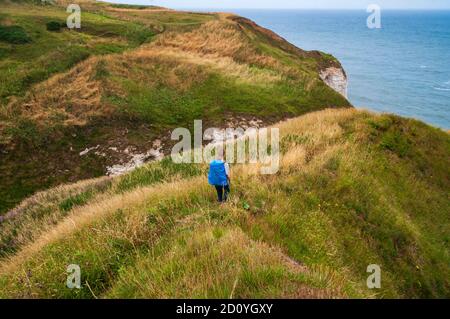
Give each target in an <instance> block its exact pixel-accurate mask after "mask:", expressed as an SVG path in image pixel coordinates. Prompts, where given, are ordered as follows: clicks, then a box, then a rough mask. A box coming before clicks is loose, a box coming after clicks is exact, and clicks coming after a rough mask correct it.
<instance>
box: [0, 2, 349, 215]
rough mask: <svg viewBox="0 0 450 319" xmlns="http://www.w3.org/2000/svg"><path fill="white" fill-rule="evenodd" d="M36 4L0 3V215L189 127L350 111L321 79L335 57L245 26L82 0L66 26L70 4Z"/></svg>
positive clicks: (231, 19) (228, 18)
mask: <svg viewBox="0 0 450 319" xmlns="http://www.w3.org/2000/svg"><path fill="white" fill-rule="evenodd" d="M33 3H35V1H2V2H0V9H1V10H0V81H1V87H0V214H2V213H4V212H6V211H7V210H8V209H11V208H13V207H14V206H15V205H17V204H18V203H19V202H20V201H21V200H22V199H23V198H25V197H27V196H29V195H31V194H32V193H34V192H35V191H36V190H42V189H46V188H48V187H51V186H55V185H59V184H61V183H66V182H74V181H77V180H81V179H86V178H92V177H98V176H102V175H105V174H106V168H107V167H108V166H112V165H114V164H123V163H127V161H129V160H130V159H131V158H132V155H133V154H136V153H145V152H146V151H148V150H150V149H151V148H152V147H153V144H154V142H155V141H156V140H159V141H162V150H167V149H169V148H170V141H167V139H168V137H169V136H170V135H169V132H170V131H171V130H172V129H173V128H175V127H188V128H189V127H192V125H193V119H202V120H203V121H204V124H205V127H206V126H207V125H216V126H224V125H225V124H226V123H227V121H230V120H233V119H236V120H237V119H240V120H242V119H245V120H247V121H250V120H254V119H258V120H260V121H262V122H263V123H265V124H270V123H274V122H276V121H278V120H280V119H284V118H287V117H293V116H297V115H300V114H304V113H306V112H309V111H312V110H317V109H322V108H325V107H348V106H350V104H349V102H348V101H347V100H346V99H345V98H344V97H342V96H341V95H340V94H338V93H336V92H335V91H333V90H332V89H331V88H329V87H328V86H327V85H326V84H325V83H324V82H323V81H322V80H321V79H320V77H319V72H320V71H321V70H323V69H325V68H327V67H330V66H335V67H340V64H339V62H337V61H336V60H335V59H334V58H333V57H332V56H330V55H327V54H323V53H320V52H315V51H314V52H306V51H303V50H301V49H298V48H296V47H294V46H292V45H291V44H289V43H288V42H286V41H285V40H283V39H281V38H280V37H278V36H277V35H275V34H273V33H272V32H270V31H269V30H266V29H263V28H261V27H259V26H257V25H256V24H254V23H253V22H251V21H249V20H247V19H244V18H240V17H237V16H233V15H228V14H206V13H189V12H177V11H173V10H169V9H164V8H158V7H142V6H138V7H133V6H123V5H112V4H107V3H95V2H92V1H82V2H79V3H80V5H81V10H82V16H81V29H79V30H69V29H67V28H66V26H64V23H65V20H66V18H67V16H68V13H66V11H65V9H66V8H65V4H67V3H69V2H67V1H59V2H58V4H57V5H35V4H33ZM38 3H39V2H38ZM58 25H59V26H60V29H59V31H58V30H57V29H58ZM85 149H92V150H93V151H91V152H88V153H87V154H85V153H82V152H83V151H84V150H85ZM80 153H81V154H85V155H80Z"/></svg>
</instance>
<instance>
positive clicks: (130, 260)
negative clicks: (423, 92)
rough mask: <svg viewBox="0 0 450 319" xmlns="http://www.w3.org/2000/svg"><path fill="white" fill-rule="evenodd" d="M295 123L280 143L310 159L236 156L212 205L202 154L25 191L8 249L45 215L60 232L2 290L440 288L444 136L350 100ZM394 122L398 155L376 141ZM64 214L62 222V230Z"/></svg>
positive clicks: (59, 294)
mask: <svg viewBox="0 0 450 319" xmlns="http://www.w3.org/2000/svg"><path fill="white" fill-rule="evenodd" d="M294 123H295V124H285V125H290V127H289V128H283V127H285V126H284V125H281V126H282V127H281V129H282V132H283V135H282V143H281V144H282V145H283V147H282V150H283V151H282V152H283V154H284V156H287V157H289V158H292V155H290V154H291V153H292V152H295V151H296V150H297V149H298V148H299V147H300V148H302V149H304V150H305V156H306V154H308V155H307V157H305V158H303V157H302V155H296V156H295V157H293V158H294V159H295V160H294V161H289V162H287V163H285V164H283V165H282V166H281V169H280V172H279V173H278V174H277V175H274V176H261V175H253V174H250V173H248V172H247V169H246V168H243V167H240V166H233V167H232V172H233V176H232V196H231V200H230V202H229V203H227V204H226V205H221V206H218V205H217V204H216V203H215V200H214V197H215V194H214V190H213V189H212V188H210V187H209V186H208V185H207V182H206V170H205V169H206V167H205V166H204V165H187V164H183V165H177V164H174V163H172V162H171V160H170V158H167V159H164V160H163V161H162V162H160V163H152V164H150V165H146V166H144V167H142V168H140V169H138V170H135V171H133V172H131V173H130V174H127V175H125V176H122V177H120V178H116V179H114V180H112V182H111V183H108V184H104V182H101V181H98V182H97V181H95V180H94V181H91V182H89V183H87V184H85V185H84V186H83V187H82V188H80V187H79V186H77V189H78V191H77V192H75V189H74V187H75V186H73V187H69V188H68V189H65V190H61V191H49V192H48V195H45V196H42V197H41V198H42V199H41V200H40V201H36V200H34V201H30V203H29V204H28V206H26V207H25V208H24V209H25V211H24V212H23V213H22V215H19V216H18V218H17V219H16V220H15V221H14V220H11V221H9V222H7V223H12V224H11V226H12V225H14V228H17V229H28V230H29V235H28V236H29V238H30V240H29V241H28V242H27V241H25V242H23V245H24V246H20V245H19V246H13V245H14V244H13V243H14V242H15V240H14V238H17V237H15V236H18V235H17V233H16V234H14V233H9V232H8V231H7V230H8V229H11V228H10V227H11V226H10V225H9V224H5V226H6V227H5V228H4V229H5V230H4V231H3V233H2V232H0V234H2V236H3V239H2V245H3V250H4V251H6V252H8V253H7V254H6V255H5V256H4V257H6V256H14V254H16V253H18V252H20V249H21V248H23V247H25V246H26V245H27V244H29V243H32V242H33V241H34V240H36V239H38V238H39V234H42V233H43V231H44V230H45V229H47V228H45V227H48V226H46V225H49V226H50V228H55V229H59V230H56V233H60V232H62V233H61V234H60V235H59V236H57V237H55V238H53V239H52V240H50V241H49V242H47V243H45V244H44V245H43V246H42V247H41V248H39V249H38V250H32V251H31V252H25V253H24V255H22V256H23V259H17V260H15V259H13V261H12V262H13V264H14V265H15V266H14V267H15V268H12V269H10V270H8V271H7V272H3V273H2V274H1V275H0V296H2V297H41V298H42V297H49V298H93V297H94V296H96V297H113V298H162V297H164V298H167V297H169V298H186V297H190V298H207V297H208V298H228V297H230V296H231V295H232V296H233V297H235V298H274V297H300V298H301V297H306V296H309V297H311V296H312V297H330V296H334V297H357V298H359V297H377V298H387V297H394V298H406V297H409V298H417V297H425V298H436V297H441V298H442V297H448V294H449V291H450V282H449V280H448V278H449V274H450V267H449V264H450V263H449V261H450V256H449V254H448V251H449V244H450V241H449V237H448V233H449V224H448V220H447V219H448V218H447V217H448V216H447V215H448V213H447V212H448V211H449V208H450V207H449V202H448V197H447V196H448V194H447V192H448V187H449V182H450V181H449V180H450V179H449V175H448V169H447V168H448V165H449V163H448V158H450V157H449V156H448V155H449V153H450V138H449V136H448V134H447V133H445V132H442V131H440V130H438V129H434V128H431V127H429V126H427V125H425V124H423V123H420V122H417V121H414V120H408V119H402V118H399V117H396V116H392V115H372V114H369V113H365V112H358V111H348V110H346V111H333V112H332V111H327V112H322V113H319V115H316V114H315V113H313V114H311V115H306V116H304V117H303V118H299V119H296V120H295V122H294ZM324 125H325V126H327V127H330V131H329V132H328V131H326V132H324V130H323V127H324ZM331 127H335V128H333V129H332V128H331ZM331 132H333V133H332V134H331V135H327V133H331ZM392 132H397V133H396V134H399V135H400V136H402V138H404V139H406V140H408V144H409V145H410V147H409V149H408V151H407V152H406V153H404V152H403V151H401V152H398V150H397V149H396V148H393V149H391V148H386V147H385V146H384V144H385V139H386V136H391V135H392V134H393V133H392ZM400 132H402V133H400ZM294 154H297V153H294ZM436 159H440V160H439V161H438V160H436ZM283 163H284V162H283ZM100 185H103V186H101V187H100ZM69 194H72V195H69ZM411 194H415V195H414V196H411ZM79 205H85V206H79ZM71 208H72V209H74V210H73V211H68V209H71ZM92 209H94V211H93V212H95V213H94V214H93V215H92V216H90V218H88V219H83V217H82V215H83V214H86V213H88V212H90V211H91V210H92ZM26 212H28V213H26ZM67 214H70V219H65V217H66V216H67ZM30 215H31V216H33V215H34V217H33V218H27V216H30ZM78 215H79V216H78ZM37 216H40V217H39V218H38V217H37ZM45 216H52V218H51V219H50V220H46V217H45ZM71 220H72V221H71ZM73 221H75V223H76V225H77V226H76V227H75V228H74V229H71V230H69V231H68V232H67V233H66V232H65V231H63V229H65V228H61V227H59V228H58V223H60V224H62V223H65V224H69V223H72V222H73ZM33 223H34V225H33ZM53 225H56V226H53ZM7 234H9V237H7V236H6V235H7ZM11 236H12V237H11ZM4 263H5V264H6V263H7V261H6V259H4ZM72 263H76V264H79V265H80V266H81V269H82V282H83V288H82V289H81V290H70V289H67V288H65V278H66V273H65V268H66V267H67V265H68V264H72ZM369 264H378V265H380V266H381V269H382V288H381V289H380V290H369V289H367V287H366V286H365V282H366V278H367V276H368V274H367V273H366V268H367V266H368V265H369ZM4 266H5V265H3V267H4ZM0 269H3V268H2V264H1V263H0ZM28 272H29V273H31V274H32V276H29V277H27V278H26V277H24V276H26V275H25V274H26V273H28ZM24 280H28V281H29V282H30V284H29V285H27V286H26V287H24V286H23V284H21V283H22V282H23V281H24ZM88 285H89V288H88Z"/></svg>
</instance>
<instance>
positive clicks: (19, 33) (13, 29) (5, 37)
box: [0, 25, 31, 44]
mask: <svg viewBox="0 0 450 319" xmlns="http://www.w3.org/2000/svg"><path fill="white" fill-rule="evenodd" d="M0 41H4V42H8V43H12V44H24V43H28V42H31V39H30V37H29V36H28V35H27V33H26V32H25V30H24V29H23V28H22V27H20V26H17V25H12V26H2V25H0Z"/></svg>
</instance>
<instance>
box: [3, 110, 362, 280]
mask: <svg viewBox="0 0 450 319" xmlns="http://www.w3.org/2000/svg"><path fill="white" fill-rule="evenodd" d="M357 113H359V111H356V110H354V109H343V110H324V111H320V112H315V113H311V114H307V115H305V116H302V117H299V118H296V119H291V120H288V121H285V122H282V123H280V124H279V125H277V127H278V128H279V129H280V132H281V137H283V136H285V135H287V134H289V133H293V132H295V133H297V134H301V133H303V132H305V133H306V132H307V133H308V134H310V135H311V136H313V139H312V141H313V142H312V144H313V145H316V146H317V145H320V144H322V145H323V144H324V142H326V141H327V140H329V139H332V138H334V137H336V134H338V133H337V132H338V131H339V130H337V129H336V128H333V127H332V125H331V128H329V129H327V126H325V127H324V126H323V124H321V123H318V119H319V118H321V119H322V120H321V121H320V122H325V123H336V121H342V120H347V119H349V118H351V117H352V116H355V114H357ZM325 144H326V143H325ZM342 147H343V146H342V145H335V146H333V147H331V148H325V150H324V148H323V147H320V148H316V149H317V150H319V149H320V150H324V151H322V154H320V156H319V154H318V152H319V151H316V154H315V159H316V160H315V161H312V162H309V163H308V165H309V168H308V165H305V150H304V149H302V148H301V147H296V148H293V149H291V150H289V151H288V152H287V153H286V154H285V155H284V156H283V157H282V158H281V167H280V169H281V171H286V170H289V169H291V168H293V167H294V166H295V167H297V168H298V167H301V169H302V170H303V169H307V168H308V169H311V170H317V169H320V167H321V166H322V165H323V163H324V162H326V160H327V159H328V158H329V157H330V156H331V155H332V154H334V153H336V152H337V151H340V150H342ZM261 166H262V164H261V163H259V164H245V165H239V166H236V167H235V168H234V169H233V175H234V176H239V178H240V179H242V180H245V179H255V178H256V179H258V178H261V176H260V174H259V173H260V168H261ZM90 183H92V181H86V182H80V184H76V185H75V186H63V187H61V188H57V189H55V190H51V193H54V192H56V193H57V192H60V191H62V190H66V188H68V189H73V188H74V187H75V188H77V187H85V186H86V185H89V184H90ZM252 184H254V180H253V183H252ZM193 190H195V192H196V193H197V194H200V195H203V196H209V194H210V189H209V187H208V185H206V184H205V183H204V177H196V178H193V179H191V180H180V181H175V182H171V183H167V184H162V185H156V186H151V187H146V188H139V189H137V190H134V191H131V192H129V193H125V194H123V195H122V194H119V195H110V196H108V195H109V194H107V195H106V196H102V197H100V198H99V199H96V200H95V201H94V202H91V203H90V204H89V205H88V206H83V207H80V208H76V209H74V210H73V211H72V212H71V213H70V215H69V216H68V217H67V218H65V219H64V220H63V221H62V222H59V223H58V224H57V225H56V226H54V227H50V228H49V229H46V231H45V233H44V234H42V235H41V237H39V238H37V239H36V240H35V241H34V242H31V243H29V244H28V245H25V247H24V248H23V249H21V251H20V252H18V253H17V254H16V255H14V256H13V257H11V258H10V259H9V260H7V261H3V262H2V263H1V266H0V267H1V268H0V275H1V274H5V273H8V272H11V271H13V270H14V269H16V268H17V267H18V266H19V265H20V264H22V263H23V262H24V261H25V260H27V259H28V258H30V257H32V256H33V255H34V254H36V253H37V252H39V251H40V250H41V249H42V248H43V247H45V246H46V245H48V244H50V243H53V242H55V241H58V240H59V239H62V238H65V237H68V236H70V234H71V233H73V232H74V231H76V230H78V229H80V228H83V227H86V226H87V225H89V224H93V223H95V222H96V221H98V220H100V219H102V218H105V216H107V215H109V214H112V213H113V212H115V211H117V210H118V209H126V210H132V208H136V207H137V206H139V205H143V204H144V203H146V202H148V201H158V200H159V199H160V198H167V197H168V196H175V197H178V198H179V200H180V198H182V197H183V196H187V195H188V194H189V193H190V192H192V191H193ZM46 196H48V193H47V192H43V193H41V194H39V195H37V198H45V197H46ZM30 200H31V201H33V199H30ZM23 205H29V203H27V202H24V204H23ZM50 220H52V219H51V218H50ZM50 225H52V224H50ZM40 227H42V225H40ZM32 238H33V239H35V238H34V237H32ZM28 240H29V237H27V241H28Z"/></svg>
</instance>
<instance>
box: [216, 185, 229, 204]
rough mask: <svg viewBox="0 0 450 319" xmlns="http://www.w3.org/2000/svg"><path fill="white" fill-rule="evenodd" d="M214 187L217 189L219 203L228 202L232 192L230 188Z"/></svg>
mask: <svg viewBox="0 0 450 319" xmlns="http://www.w3.org/2000/svg"><path fill="white" fill-rule="evenodd" d="M214 187H215V188H216V191H217V198H218V199H219V202H221V203H222V202H226V201H227V199H228V193H229V192H230V186H229V185H225V186H222V185H215V186H214Z"/></svg>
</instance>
